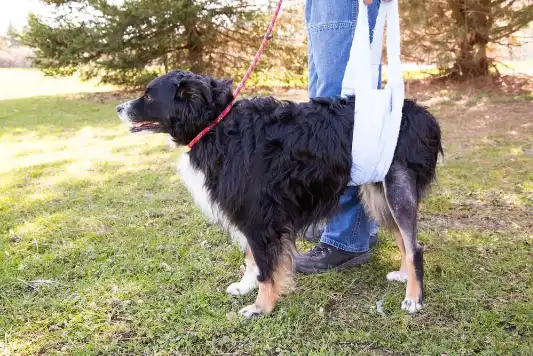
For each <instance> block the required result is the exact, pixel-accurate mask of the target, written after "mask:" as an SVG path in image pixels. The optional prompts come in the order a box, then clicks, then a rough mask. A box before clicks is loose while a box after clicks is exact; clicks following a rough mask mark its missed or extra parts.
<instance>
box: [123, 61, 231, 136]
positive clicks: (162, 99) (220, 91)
mask: <svg viewBox="0 0 533 356" xmlns="http://www.w3.org/2000/svg"><path fill="white" fill-rule="evenodd" d="M232 99H233V95H232V92H231V81H226V80H215V79H212V78H210V77H205V76H200V75H196V74H193V73H191V72H186V71H173V72H170V73H167V74H164V75H162V76H160V77H158V78H156V79H154V80H153V81H152V82H151V83H150V84H148V86H147V87H146V90H145V91H144V95H143V96H142V97H140V98H138V99H134V100H130V101H128V102H125V103H123V104H121V105H119V106H117V112H118V116H119V118H120V119H121V120H122V121H124V122H126V123H128V124H129V125H130V126H131V127H130V132H132V133H167V134H169V135H170V136H171V137H172V139H173V140H174V141H175V142H176V143H177V144H179V145H187V144H188V143H189V142H190V141H191V140H192V139H193V138H194V137H195V136H196V135H197V134H198V133H200V131H202V129H204V128H205V127H207V126H208V125H209V124H210V123H212V122H213V121H214V120H215V119H216V118H217V116H218V115H219V114H220V113H221V112H222V110H224V108H225V107H226V106H227V105H228V104H229V103H230V102H231V100H232Z"/></svg>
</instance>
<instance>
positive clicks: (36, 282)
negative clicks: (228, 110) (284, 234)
mask: <svg viewBox="0 0 533 356" xmlns="http://www.w3.org/2000/svg"><path fill="white" fill-rule="evenodd" d="M59 85H61V84H59ZM57 89H58V88H55V87H53V86H52V87H51V88H50V90H51V92H56V91H57ZM43 90H44V89H43ZM424 90H425V94H427V90H428V89H427V88H424ZM74 91H75V87H73V92H74ZM438 93H440V89H439V91H437V93H436V94H434V96H437V95H438ZM412 94H416V93H412ZM428 96H429V95H428ZM117 102H118V101H117V100H115V99H112V97H109V96H94V95H78V94H64V95H53V96H42V97H31V98H22V99H5V100H2V101H0V160H1V162H2V164H1V166H0V354H6V355H34V354H64V355H87V354H131V355H139V354H157V355H171V354H190V355H207V354H245V353H247V354H376V355H382V354H417V355H418V354H423V355H439V354H440V355H443V354H448V355H460V354H466V355H471V354H483V355H495V354H508V355H519V354H523V355H530V354H532V353H533V263H532V259H533V219H531V216H532V211H533V157H532V156H533V143H532V142H531V137H533V125H532V123H531V112H533V110H532V109H533V104H532V103H531V102H529V101H527V99H526V98H524V100H512V101H505V100H503V101H501V100H500V101H498V102H494V101H493V100H492V99H490V98H488V99H486V100H483V101H480V102H476V103H474V104H471V105H463V104H456V103H454V101H449V102H445V103H438V104H435V105H434V106H432V107H431V110H432V111H433V112H434V113H435V114H436V115H437V116H438V117H439V118H440V122H441V124H442V126H443V130H444V144H445V150H446V159H445V163H444V165H441V166H440V167H439V183H438V185H436V186H435V187H434V188H433V190H432V192H431V193H430V194H429V195H428V197H427V199H426V200H425V202H424V204H423V206H422V213H421V218H420V240H421V241H422V243H423V244H424V245H425V251H426V253H425V257H426V268H425V271H426V279H425V281H426V286H425V287H426V300H425V302H426V308H425V309H424V310H423V311H422V312H421V313H419V314H418V315H416V316H409V315H406V314H404V313H403V312H401V311H400V310H399V305H400V302H401V300H402V299H403V294H404V286H403V285H400V284H391V283H388V282H387V281H386V280H385V275H386V273H387V272H389V271H391V270H393V269H395V268H396V267H397V264H398V258H399V256H398V252H397V250H396V247H395V246H394V242H393V239H392V238H391V237H390V236H389V235H388V234H387V233H382V234H381V238H380V243H379V245H378V247H377V248H376V249H375V251H374V253H373V258H372V262H371V263H370V264H369V265H366V266H363V267H361V268H359V269H355V270H351V271H344V272H341V273H326V274H323V275H318V276H298V278H297V290H296V291H295V292H294V293H293V294H291V295H289V296H286V297H284V298H283V299H282V300H281V302H280V303H279V305H278V306H277V308H276V310H275V312H274V313H273V314H272V315H269V316H266V317H263V318H260V319H257V320H252V321H249V320H243V319H241V318H239V317H238V316H237V315H236V312H237V311H238V310H239V309H240V308H241V307H242V306H245V305H247V304H249V303H250V302H252V301H253V299H254V296H245V297H242V298H234V297H229V296H226V295H225V293H224V292H225V288H226V286H227V285H228V284H230V283H231V282H234V281H236V280H238V279H239V277H240V276H239V274H240V272H239V266H240V265H241V264H242V257H241V255H240V252H239V251H238V249H237V247H235V246H232V245H230V244H228V243H227V241H228V240H227V237H226V236H225V235H224V234H222V233H221V232H220V231H219V230H218V229H217V228H216V227H213V226H209V225H208V224H207V223H206V222H205V221H204V220H203V218H202V216H201V215H200V213H199V212H198V211H197V209H196V208H195V206H194V204H193V203H192V201H191V199H190V197H189V195H188V193H187V192H186V190H185V189H184V187H183V186H182V184H181V182H180V179H179V177H178V176H177V174H176V173H175V162H176V159H177V156H178V154H179V152H177V151H174V150H169V149H168V146H167V145H166V138H165V137H163V136H141V137H139V136H131V135H128V134H126V133H125V128H124V127H123V126H121V125H120V123H119V121H118V119H117V118H116V115H115V112H114V106H115V105H116V104H117ZM301 247H309V245H304V244H302V246H301ZM380 300H382V301H383V312H384V315H381V314H379V313H378V312H377V310H376V302H377V301H380Z"/></svg>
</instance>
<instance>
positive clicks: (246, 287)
mask: <svg viewBox="0 0 533 356" xmlns="http://www.w3.org/2000/svg"><path fill="white" fill-rule="evenodd" d="M255 287H256V286H255V285H254V284H249V283H242V282H235V283H232V284H230V285H229V286H228V288H227V289H226V293H228V294H229V295H245V294H248V293H250V292H251V291H253V290H254V289H255Z"/></svg>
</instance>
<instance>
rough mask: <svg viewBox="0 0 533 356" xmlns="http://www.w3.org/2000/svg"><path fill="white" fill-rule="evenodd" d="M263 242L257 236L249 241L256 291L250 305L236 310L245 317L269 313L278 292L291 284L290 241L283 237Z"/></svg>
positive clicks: (279, 293)
mask: <svg viewBox="0 0 533 356" xmlns="http://www.w3.org/2000/svg"><path fill="white" fill-rule="evenodd" d="M267 241H268V240H267V239H262V238H261V237H260V236H257V239H253V240H252V239H250V240H249V243H250V248H251V251H252V253H253V255H254V257H255V261H256V264H257V266H258V268H259V275H258V280H259V293H258V294H257V298H256V300H255V303H254V304H251V305H248V306H247V307H244V308H243V309H241V310H240V311H239V313H240V314H241V315H243V316H244V317H246V318H251V317H254V316H259V315H261V314H268V313H270V312H271V311H272V310H274V307H275V306H276V302H277V301H278V299H279V297H280V296H281V294H283V293H284V292H286V291H287V290H288V288H290V286H291V285H292V280H293V279H292V256H293V248H292V247H291V245H292V241H290V240H288V239H287V241H285V238H283V237H282V238H277V239H275V240H270V241H268V242H267Z"/></svg>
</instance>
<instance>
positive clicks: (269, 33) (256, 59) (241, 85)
mask: <svg viewBox="0 0 533 356" xmlns="http://www.w3.org/2000/svg"><path fill="white" fill-rule="evenodd" d="M282 2H283V0H279V1H278V5H277V6H276V11H275V12H274V15H273V16H272V20H271V21H270V25H268V28H267V30H266V33H265V37H263V41H262V42H261V46H259V49H258V50H257V53H256V54H255V57H254V60H253V61H252V64H250V68H248V71H246V74H245V75H244V77H243V78H242V80H241V82H240V83H239V86H238V87H237V89H235V91H234V92H233V100H232V101H231V103H229V105H228V106H226V108H225V109H224V111H222V113H221V114H220V115H218V117H217V119H216V120H215V121H214V122H213V123H212V124H211V125H209V126H207V127H206V128H205V129H203V130H202V131H201V132H200V133H199V134H198V135H196V137H195V138H193V139H192V141H191V142H189V144H188V145H187V146H188V147H189V148H192V147H193V146H194V145H195V144H196V143H198V141H200V139H201V138H202V137H204V136H205V134H206V133H208V132H209V131H211V130H212V129H213V127H215V126H216V125H217V124H218V123H219V122H220V121H222V120H223V119H224V118H225V117H226V115H228V113H229V111H230V110H231V108H232V107H233V104H234V103H235V100H236V99H237V96H238V95H239V93H240V92H241V90H242V89H243V88H244V84H246V81H247V80H248V78H250V75H252V72H253V70H254V68H255V66H256V64H257V63H258V62H259V59H260V58H261V54H263V50H264V49H265V47H266V44H267V42H268V40H270V39H271V38H272V29H273V28H274V25H275V24H276V19H277V18H278V14H279V10H280V9H281V3H282Z"/></svg>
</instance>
